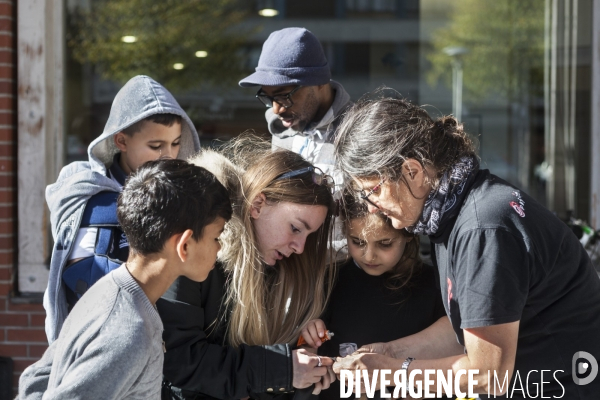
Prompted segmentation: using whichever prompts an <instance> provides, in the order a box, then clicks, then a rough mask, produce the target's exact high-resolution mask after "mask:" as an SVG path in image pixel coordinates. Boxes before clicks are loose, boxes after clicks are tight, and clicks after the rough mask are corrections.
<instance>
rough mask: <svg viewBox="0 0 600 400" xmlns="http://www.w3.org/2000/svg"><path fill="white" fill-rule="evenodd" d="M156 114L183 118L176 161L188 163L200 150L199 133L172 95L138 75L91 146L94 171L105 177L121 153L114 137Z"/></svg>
mask: <svg viewBox="0 0 600 400" xmlns="http://www.w3.org/2000/svg"><path fill="white" fill-rule="evenodd" d="M154 114H175V115H179V116H180V117H181V119H182V121H181V146H180V148H179V155H178V157H177V158H179V159H182V160H186V159H187V158H189V157H190V156H191V155H192V154H195V153H196V152H198V151H199V150H200V139H199V138H198V132H196V128H195V127H194V124H193V123H192V121H191V120H190V118H189V117H188V116H187V114H186V113H185V111H183V108H181V106H180V105H179V103H177V100H175V98H174V97H173V95H172V94H171V93H170V92H169V91H168V90H167V89H166V88H165V87H164V86H162V85H161V84H160V83H158V82H156V81H155V80H154V79H152V78H150V77H148V76H144V75H138V76H136V77H133V78H131V79H130V80H129V82H127V83H126V84H125V86H123V87H122V88H121V90H119V93H117V95H116V96H115V99H114V100H113V103H112V106H111V108H110V115H109V117H108V121H107V122H106V125H105V126H104V131H103V132H102V134H101V135H100V136H98V137H97V138H96V139H95V140H94V141H93V142H92V143H90V145H89V147H88V157H89V161H90V167H91V169H92V170H93V171H96V172H99V173H102V174H104V175H106V170H107V168H108V167H110V164H111V163H112V161H113V157H114V156H115V154H116V153H118V152H119V149H118V148H117V146H116V145H115V142H114V139H113V136H114V135H116V134H117V133H119V132H121V131H122V130H123V129H125V128H128V127H130V126H131V125H133V124H135V123H136V122H138V121H141V120H142V119H144V118H147V117H149V116H151V115H154Z"/></svg>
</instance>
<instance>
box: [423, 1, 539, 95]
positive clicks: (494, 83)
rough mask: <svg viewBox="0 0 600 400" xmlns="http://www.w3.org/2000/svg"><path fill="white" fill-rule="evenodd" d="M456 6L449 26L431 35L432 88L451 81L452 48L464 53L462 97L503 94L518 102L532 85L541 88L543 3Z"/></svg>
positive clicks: (510, 2) (519, 2)
mask: <svg viewBox="0 0 600 400" xmlns="http://www.w3.org/2000/svg"><path fill="white" fill-rule="evenodd" d="M453 3H454V9H453V11H452V13H451V16H450V21H451V22H450V24H449V25H448V26H447V27H444V28H440V29H439V30H437V31H435V32H434V33H433V35H432V44H433V51H432V52H431V53H429V54H428V55H427V58H428V60H429V61H430V62H431V64H432V69H431V70H430V71H429V73H428V74H427V80H428V82H429V83H430V84H432V85H433V84H435V83H436V82H437V81H438V80H439V79H440V78H442V79H445V80H446V82H450V79H451V71H452V66H451V63H452V60H451V58H450V57H449V56H448V55H446V54H445V53H444V51H443V49H444V48H447V47H450V46H460V47H464V48H466V49H467V50H468V53H467V54H464V55H462V56H461V57H462V60H461V61H462V66H463V71H464V86H465V89H466V91H465V92H466V96H467V97H471V98H475V99H478V98H482V97H485V96H487V95H490V94H494V95H497V94H501V95H504V96H506V98H507V99H508V100H509V101H514V100H517V99H518V98H519V97H520V92H522V91H523V90H524V89H525V90H528V89H529V88H530V85H529V84H530V83H534V84H535V86H538V87H540V88H541V87H542V83H543V65H544V2H543V1H541V0H501V1H490V0H483V1H482V0H461V1H457V2H453Z"/></svg>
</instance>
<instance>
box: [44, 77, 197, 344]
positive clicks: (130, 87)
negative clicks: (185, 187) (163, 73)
mask: <svg viewBox="0 0 600 400" xmlns="http://www.w3.org/2000/svg"><path fill="white" fill-rule="evenodd" d="M199 149H200V141H199V139H198V133H197V132H196V129H195V128H194V125H193V124H192V122H191V120H190V119H189V117H188V116H187V114H186V113H185V111H183V109H182V108H181V107H180V106H179V104H178V103H177V101H176V100H175V98H174V97H173V96H172V95H171V93H169V91H168V90H167V89H165V88H164V87H163V86H162V85H160V84H159V83H157V82H156V81H154V80H153V79H151V78H149V77H147V76H136V77H134V78H132V79H131V80H129V82H127V83H126V84H125V86H123V88H122V89H121V90H120V91H119V93H117V95H116V97H115V99H114V101H113V104H112V107H111V110H110V115H109V118H108V121H107V123H106V126H105V128H104V131H103V133H102V134H101V135H100V136H99V137H98V138H96V139H95V140H94V141H93V142H92V143H91V144H90V145H89V147H88V157H89V161H88V162H74V163H71V164H69V165H67V166H65V167H64V168H63V169H62V171H61V172H60V175H59V176H58V180H57V181H56V183H54V184H52V185H49V186H48V187H47V188H46V201H47V202H48V207H49V208H50V219H51V224H52V235H53V238H54V242H55V243H54V248H53V250H52V259H51V262H50V276H49V279H48V287H47V289H46V292H45V293H44V308H45V309H46V335H47V337H48V342H49V343H52V342H53V341H54V340H55V339H56V338H57V337H58V334H59V332H60V330H61V328H62V325H63V322H64V321H65V318H66V317H67V314H68V313H69V310H70V308H72V307H73V305H74V304H75V303H76V302H77V300H78V299H79V298H80V297H81V295H83V293H85V291H86V290H87V289H89V287H90V286H91V285H93V284H94V283H95V282H96V281H97V280H98V279H100V278H101V277H102V276H104V275H105V274H106V273H108V272H109V271H111V270H112V269H115V268H116V267H118V266H119V265H120V264H121V263H122V262H123V261H125V260H126V259H127V253H128V249H129V245H128V241H127V238H126V237H125V235H123V233H122V231H121V229H120V227H119V226H118V223H117V221H116V211H115V210H116V198H117V196H118V194H119V192H120V191H121V189H122V187H123V184H124V183H125V179H126V178H127V176H128V175H129V174H130V173H131V172H133V171H135V170H136V169H137V168H138V167H139V166H140V165H142V164H143V163H144V162H146V161H149V160H155V159H158V158H161V157H163V158H164V157H166V158H179V159H187V158H188V157H189V156H190V155H192V154H194V153H196V152H197V151H198V150H199Z"/></svg>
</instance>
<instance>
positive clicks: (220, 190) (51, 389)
mask: <svg viewBox="0 0 600 400" xmlns="http://www.w3.org/2000/svg"><path fill="white" fill-rule="evenodd" d="M117 214H118V219H119V223H120V225H121V227H122V228H123V231H124V232H125V234H126V235H127V238H128V239H129V245H130V251H129V258H128V259H127V262H126V263H125V264H124V265H122V266H121V267H119V268H117V269H115V270H113V271H111V272H110V273H109V274H108V275H106V276H104V277H103V278H101V279H100V280H99V281H98V282H97V283H96V284H95V285H94V286H93V287H91V288H90V290H88V291H87V292H86V293H85V295H84V296H83V297H82V298H81V300H80V301H79V302H78V303H77V304H76V305H75V307H74V308H73V310H72V311H71V313H70V314H69V316H68V317H67V319H66V321H65V323H64V326H63V329H62V330H61V332H60V335H59V337H58V339H57V340H56V341H54V343H52V345H51V346H50V347H49V348H48V350H47V351H46V353H44V356H43V357H42V359H41V360H40V361H38V362H37V363H35V364H33V365H32V366H30V367H29V368H27V369H26V370H25V372H23V374H22V375H21V379H20V381H19V393H20V398H22V399H39V398H42V396H43V397H44V398H45V399H55V398H56V399H100V398H101V399H123V398H127V399H154V398H160V391H161V382H162V369H163V351H164V347H163V342H162V331H163V325H162V322H161V319H160V317H159V315H158V312H157V310H156V306H155V304H156V301H157V300H158V299H159V298H160V297H161V296H162V295H163V294H164V293H165V292H166V290H167V289H168V288H169V286H171V284H173V282H175V280H176V279H177V278H178V277H179V276H185V277H187V278H189V279H191V280H193V281H197V282H199V281H203V280H205V279H206V277H207V276H208V274H209V272H210V270H211V269H212V268H213V267H214V264H215V260H216V256H217V252H218V251H219V250H220V248H221V245H220V243H219V235H220V234H221V232H222V231H223V227H224V225H225V222H226V221H228V220H229V219H230V218H231V214H232V208H231V203H230V200H229V196H228V194H227V190H226V189H225V187H224V186H223V185H222V184H221V183H219V181H218V180H217V179H216V178H215V176H214V175H212V174H211V173H210V172H208V171H207V170H205V169H204V168H201V167H197V166H195V165H193V164H190V163H188V162H186V161H183V160H172V159H161V160H157V161H150V162H148V163H146V164H144V165H143V166H142V167H140V168H139V170H138V171H137V172H136V173H134V174H132V175H131V177H130V178H129V180H128V181H127V184H126V186H125V188H124V189H123V193H122V194H121V196H120V197H119V200H118V208H117Z"/></svg>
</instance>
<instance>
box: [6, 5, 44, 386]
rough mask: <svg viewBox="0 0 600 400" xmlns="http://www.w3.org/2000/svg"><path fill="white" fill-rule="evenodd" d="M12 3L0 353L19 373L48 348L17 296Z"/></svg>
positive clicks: (32, 308) (38, 322)
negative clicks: (12, 363)
mask: <svg viewBox="0 0 600 400" xmlns="http://www.w3.org/2000/svg"><path fill="white" fill-rule="evenodd" d="M16 7H17V3H16V1H10V0H0V356H2V357H11V358H12V359H13V362H14V379H13V387H14V393H15V394H16V393H17V391H16V387H17V383H18V379H19V376H20V374H21V372H22V371H23V370H24V369H25V368H26V367H27V366H28V365H29V364H31V363H33V362H35V361H36V360H38V359H39V358H40V357H41V355H42V354H43V352H44V350H45V349H46V347H47V342H46V335H45V333H44V318H45V314H44V309H43V307H42V305H41V304H40V302H39V299H38V300H37V301H33V302H31V301H30V300H28V299H23V298H20V297H19V296H17V291H16V290H17V288H16V283H15V282H17V276H16V274H17V267H16V261H17V253H16V241H17V223H18V221H17V202H16V199H17V179H16V173H17V159H16V154H17V148H16V143H17V97H16V94H17V70H16V69H17V58H16V57H17V52H16V33H17V29H16Z"/></svg>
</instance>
